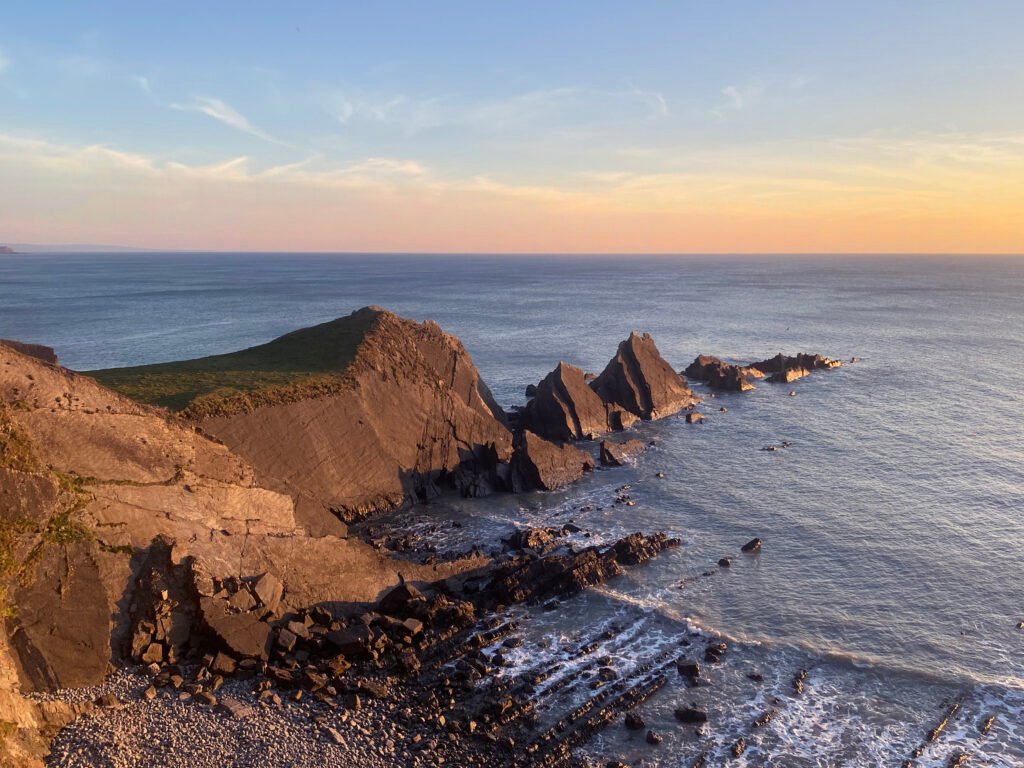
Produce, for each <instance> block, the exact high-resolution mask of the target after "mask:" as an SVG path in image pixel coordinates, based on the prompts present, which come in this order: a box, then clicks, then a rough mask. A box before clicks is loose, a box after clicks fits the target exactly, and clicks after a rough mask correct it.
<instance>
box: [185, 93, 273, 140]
mask: <svg viewBox="0 0 1024 768" xmlns="http://www.w3.org/2000/svg"><path fill="white" fill-rule="evenodd" d="M171 108H172V109H177V110H179V111H181V112H200V113H202V114H204V115H206V116H207V117H212V118H213V119H214V120H216V121H217V122H219V123H223V124H224V125H227V126H229V127H231V128H234V129H235V130H238V131H242V132H243V133H247V134H249V135H250V136H255V137H256V138H258V139H262V140H263V141H266V142H269V143H270V144H278V145H280V146H285V147H287V146H291V145H290V144H288V143H287V142H284V141H281V140H280V139H277V138H275V137H273V136H271V135H270V134H269V133H267V132H266V131H264V130H263V129H261V128H257V127H256V126H255V125H253V124H252V123H251V122H250V121H249V119H248V118H247V117H246V116H245V115H243V114H242V113H241V112H239V111H238V110H236V109H235V108H234V107H232V106H231V105H230V104H227V103H226V102H224V101H221V100H220V99H214V98H210V97H208V96H201V97H197V98H196V99H195V100H193V101H192V102H191V103H189V104H171Z"/></svg>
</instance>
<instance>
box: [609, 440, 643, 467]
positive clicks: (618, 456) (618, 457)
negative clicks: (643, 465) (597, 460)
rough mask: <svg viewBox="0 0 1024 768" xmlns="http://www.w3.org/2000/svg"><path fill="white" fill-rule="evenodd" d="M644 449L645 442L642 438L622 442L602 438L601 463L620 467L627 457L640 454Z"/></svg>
mask: <svg viewBox="0 0 1024 768" xmlns="http://www.w3.org/2000/svg"><path fill="white" fill-rule="evenodd" d="M645 450H647V444H646V443H645V442H644V441H643V440H626V441H625V442H622V443H615V442H612V441H611V440H602V441H601V463H602V464H603V465H604V466H606V467H621V466H622V465H623V464H625V463H626V460H627V459H629V458H630V457H632V456H636V455H638V454H641V453H643V452H644V451H645Z"/></svg>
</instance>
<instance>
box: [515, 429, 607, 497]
mask: <svg viewBox="0 0 1024 768" xmlns="http://www.w3.org/2000/svg"><path fill="white" fill-rule="evenodd" d="M592 469H594V459H593V457H592V456H591V455H590V454H589V453H584V452H583V451H581V450H579V449H578V448H574V447H573V446H571V445H556V444H555V443H551V442H548V441H547V440H545V439H544V438H542V437H539V436H537V435H535V434H534V433H533V432H530V431H529V430H521V431H519V432H517V433H516V436H515V438H514V440H513V454H512V470H513V488H514V489H516V490H528V489H531V488H536V489H539V490H543V491H553V490H556V489H558V488H562V487H563V486H566V485H569V483H573V482H575V481H577V480H579V479H580V478H581V477H583V475H584V474H586V473H587V472H590V471H591V470H592Z"/></svg>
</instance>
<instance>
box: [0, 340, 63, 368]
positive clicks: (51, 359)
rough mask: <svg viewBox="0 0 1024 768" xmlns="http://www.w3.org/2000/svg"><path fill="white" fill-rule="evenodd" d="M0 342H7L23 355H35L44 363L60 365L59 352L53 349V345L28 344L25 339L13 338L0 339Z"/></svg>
mask: <svg viewBox="0 0 1024 768" xmlns="http://www.w3.org/2000/svg"><path fill="white" fill-rule="evenodd" d="M0 344H6V345H7V346H8V347H10V348H11V349H13V350H15V351H17V352H21V354H23V355H28V356H29V357H34V358H36V359H37V360H42V361H43V362H44V363H50V365H58V361H57V353H56V352H55V351H54V350H53V347H47V346H45V345H44V344H27V343H25V342H23V341H13V340H12V339H0Z"/></svg>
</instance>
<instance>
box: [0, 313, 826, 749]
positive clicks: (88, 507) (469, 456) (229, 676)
mask: <svg viewBox="0 0 1024 768" xmlns="http://www.w3.org/2000/svg"><path fill="white" fill-rule="evenodd" d="M791 360H792V361H794V362H793V364H792V368H791V367H787V366H790V363H789V362H788V361H791ZM768 362H771V363H772V365H774V366H775V369H772V368H770V367H769V369H768V370H764V372H765V373H768V374H771V375H779V374H781V373H784V372H785V371H787V370H792V369H797V368H799V369H806V370H811V369H813V368H826V367H830V365H829V364H828V363H830V362H832V361H828V360H827V359H826V358H816V357H815V358H810V357H809V356H798V357H797V358H783V359H781V360H778V361H776V362H773V361H768ZM755 367H757V366H755ZM759 370H761V369H760V368H759ZM698 402H699V398H697V397H696V396H695V395H694V393H693V392H692V391H691V390H690V388H689V386H688V385H687V383H686V379H685V378H684V377H683V376H681V375H680V374H677V373H676V372H675V371H674V370H673V369H672V367H671V366H670V365H669V364H668V362H667V361H665V360H664V359H663V358H662V357H661V355H660V353H659V352H658V350H657V347H656V346H655V344H654V341H653V340H652V339H651V338H650V337H649V336H647V335H643V336H641V335H639V334H636V333H634V334H632V335H631V336H630V337H629V338H628V339H626V340H625V341H623V342H622V344H620V345H619V348H618V350H617V351H616V354H615V356H614V357H613V358H612V359H611V361H610V362H609V363H608V365H607V366H606V367H605V369H604V370H603V371H602V372H601V373H600V374H599V375H598V376H596V377H589V376H587V375H586V374H585V373H584V372H583V371H582V370H581V369H579V368H576V367H574V366H572V365H569V364H567V363H560V364H559V365H558V367H557V368H556V369H555V370H554V371H552V373H551V374H549V375H548V376H547V377H545V379H544V380H543V381H542V382H540V384H538V385H537V387H536V394H535V395H534V397H533V398H532V400H530V402H529V403H528V404H527V405H526V407H525V408H523V409H522V410H520V411H518V412H515V413H513V414H506V413H505V412H504V410H503V409H502V408H501V407H500V406H499V405H498V404H497V402H496V401H495V399H494V397H493V396H492V395H491V393H490V391H489V389H488V388H487V386H486V384H485V383H484V382H483V381H482V380H481V378H480V375H479V373H478V371H477V369H476V367H475V366H474V364H473V361H472V359H471V358H470V356H469V354H468V353H467V351H466V350H465V348H464V347H463V345H462V344H461V342H459V340H458V339H456V338H455V337H453V336H451V335H449V334H446V333H444V332H443V331H442V330H441V329H440V328H439V327H438V326H437V325H436V324H434V323H431V322H426V323H416V322H413V321H410V320H406V319H403V318H400V317H398V316H396V315H394V314H392V313H390V312H387V311H386V310H382V309H380V308H376V307H368V308H365V309H362V310H359V311H357V312H355V313H353V314H352V315H350V316H348V317H345V318H340V319H338V320H335V321H331V322H329V323H324V324H322V325H319V326H315V327H312V328H306V329H302V330H299V331H295V332H293V333H290V334H287V335H285V336H283V337H281V338H279V339H275V340H274V341H271V342H269V343H267V344H264V345H260V346H257V347H252V348H250V349H246V350H242V351H240V352H236V353H230V354H226V355H218V356H214V357H208V358H201V359H197V360H189V361H181V362H176V363H167V364H160V365H150V366H140V367H135V368H122V369H112V370H104V371H93V372H91V374H90V375H84V374H80V373H76V372H73V371H70V370H68V369H65V368H62V367H60V365H59V364H58V361H57V357H56V355H55V354H54V353H53V350H50V349H48V348H45V347H40V346H38V345H30V344H20V343H17V342H0V587H2V591H0V600H2V608H3V611H4V616H5V625H6V632H5V633H2V636H0V721H2V728H3V732H4V739H3V745H2V747H0V754H2V755H3V756H5V759H6V760H7V761H8V762H11V763H12V764H15V765H37V764H39V763H40V761H41V759H42V758H43V757H44V756H45V755H46V753H47V751H48V749H49V744H50V740H51V739H52V738H53V737H54V736H55V734H57V733H58V731H59V730H60V729H61V728H62V727H63V726H65V725H66V724H68V723H70V722H72V721H74V720H75V719H76V718H78V717H80V716H81V715H82V714H83V713H87V712H108V713H109V714H110V716H111V717H113V718H115V719H116V718H117V717H118V716H119V715H117V713H118V712H120V710H121V708H122V707H124V706H125V704H126V703H127V702H129V701H138V702H166V705H167V711H169V712H175V711H178V710H179V709H180V707H182V706H186V705H187V706H189V707H208V708H209V712H210V713H211V715H210V716H211V717H212V716H214V715H213V714H212V713H214V712H216V713H217V714H216V717H220V718H228V719H229V720H230V719H232V718H237V719H239V721H240V722H241V721H244V720H246V719H247V718H248V717H250V716H251V715H252V713H253V709H254V708H265V707H267V706H274V707H279V706H282V701H283V700H284V699H287V700H288V701H287V702H285V703H284V704H283V706H284V707H286V708H287V707H296V708H297V709H296V710H295V711H296V712H298V711H301V712H302V716H303V718H304V722H309V721H311V722H312V723H313V724H314V726H315V728H316V729H317V732H318V733H320V734H321V735H325V738H327V739H328V740H329V742H332V743H334V745H335V746H336V747H337V746H338V745H345V749H346V750H349V751H350V754H351V755H352V756H353V759H356V758H357V757H358V759H359V760H361V761H362V763H361V764H366V765H434V764H439V763H438V762H437V761H434V762H431V760H433V757H434V756H438V755H441V756H446V757H447V759H448V760H460V761H463V762H466V763H468V764H478V765H508V764H512V763H516V762H518V763H521V764H523V765H527V764H537V765H554V764H560V763H562V762H565V761H568V760H570V759H571V755H572V750H573V747H574V746H575V745H578V744H580V743H582V742H583V741H585V740H586V739H588V738H589V737H590V735H592V734H593V733H594V732H596V730H597V729H599V728H600V727H603V725H604V724H607V723H608V722H610V721H611V719H613V718H615V717H617V716H618V714H619V713H621V712H623V711H625V710H627V709H629V708H630V707H631V706H633V705H635V704H636V703H638V702H639V701H642V700H643V698H645V697H646V696H649V695H650V694H651V693H653V691H654V690H656V689H657V687H658V686H659V685H660V684H663V682H662V683H659V682H658V681H659V680H660V679H661V677H660V676H661V674H662V673H661V672H660V671H659V670H660V667H657V666H652V667H650V668H645V669H643V670H640V671H638V672H637V673H636V674H635V675H633V676H632V677H630V678H628V679H627V678H624V679H622V680H620V681H618V682H616V683H615V684H614V685H609V686H608V687H607V688H606V689H603V690H600V691H597V692H596V693H595V697H594V699H593V701H592V702H591V704H590V705H589V706H588V708H587V709H586V710H585V711H581V712H577V713H573V714H571V715H570V718H569V723H570V725H569V726H566V727H564V728H561V729H558V730H557V731H550V732H544V733H540V734H538V733H536V732H535V731H534V730H533V729H532V727H531V723H534V722H535V718H534V717H533V715H532V714H531V713H532V709H531V706H532V705H531V703H530V702H531V684H530V683H529V681H523V682H522V683H521V684H510V682H509V681H508V680H507V679H498V678H492V677H491V676H489V670H493V669H495V668H497V667H500V666H501V663H502V661H501V658H502V654H501V648H502V647H512V646H511V645H510V644H512V643H514V642H515V638H514V637H512V633H513V631H514V627H513V626H510V620H509V619H508V617H507V615H506V609H507V608H508V606H511V605H516V604H531V603H536V604H541V605H544V607H545V608H551V609H554V608H556V607H557V602H558V601H559V600H561V599H567V598H570V597H571V596H572V595H574V594H577V593H579V592H580V591H582V590H584V589H586V588H588V587H590V586H594V585H598V584H601V583H603V582H605V581H607V580H608V579H613V578H615V577H617V576H618V575H620V574H621V573H622V572H623V571H624V569H628V568H631V567H637V566H640V565H641V564H642V563H644V562H645V561H646V560H648V559H650V558H652V557H654V556H656V555H657V554H658V553H660V552H662V551H663V550H665V549H669V548H672V547H675V546H677V545H678V543H679V542H678V540H675V539H671V538H668V537H666V536H665V535H664V534H659V533H654V534H651V535H643V534H640V533H637V534H633V535H631V536H627V537H624V538H622V539H620V540H618V541H611V542H606V543H605V544H599V545H589V546H582V547H581V546H580V545H578V544H576V543H572V542H569V541H568V540H566V539H565V538H564V537H565V536H566V534H567V532H568V529H552V530H547V529H537V530H533V531H527V532H523V533H522V535H521V537H520V538H519V539H517V540H516V541H514V542H512V543H511V544H506V548H505V549H504V550H501V549H497V550H495V549H491V550H490V551H488V552H484V551H483V550H484V549H486V548H480V549H478V550H475V551H473V552H470V553H464V554H463V555H458V556H453V557H449V558H444V559H443V560H442V561H438V560H434V561H433V562H429V563H427V562H425V561H422V562H421V561H418V560H416V559H412V558H409V557H403V555H402V553H400V552H394V551H390V550H388V549H387V548H383V549H382V548H380V547H378V546H374V545H373V543H372V542H370V541H367V540H365V538H364V537H362V536H360V535H357V534H353V535H350V533H349V529H348V525H349V524H352V523H356V522H358V521H362V520H365V519H366V518H368V517H371V516H373V515H375V514H377V513H381V512H386V511H388V510H394V509H396V508H399V507H405V506H408V505H410V504H415V503H418V502H424V501H429V500H431V499H434V498H436V497H438V496H440V495H441V494H443V493H455V494H460V495H462V496H467V497H476V496H483V495H486V494H491V493H508V492H526V491H532V490H552V489H556V488H560V487H563V486H564V485H566V484H569V483H572V482H574V481H576V480H578V479H580V478H581V477H582V476H583V475H584V474H585V473H587V472H590V471H593V470H594V469H595V467H596V464H597V460H596V459H597V458H598V456H599V458H600V461H601V463H602V464H603V465H606V466H616V465H619V464H622V463H624V462H627V461H630V460H631V457H633V456H635V455H636V454H638V453H639V452H640V451H641V450H642V449H643V448H644V447H645V445H644V443H643V442H642V441H638V440H635V439H633V440H622V441H613V440H611V439H610V438H609V439H606V440H605V441H603V442H602V443H601V446H600V450H599V451H598V447H597V446H596V445H595V444H593V443H591V442H588V441H592V440H594V439H595V438H598V437H600V436H602V435H605V434H607V433H610V432H617V431H622V430H625V429H628V428H629V427H630V426H631V425H632V424H634V423H636V422H638V421H640V420H650V419H658V418H664V417H666V416H670V415H673V414H678V413H681V412H683V413H689V414H693V415H696V412H695V411H693V408H694V407H695V406H696V404H697V403H698ZM428 509H429V508H428ZM581 652H583V653H586V652H587V651H586V650H585V649H582V650H581ZM669 661H670V660H668V659H666V660H663V664H667V663H668V662H669ZM673 663H674V662H673ZM452 665H454V668H455V669H456V670H457V671H458V673H457V674H456V676H455V677H454V678H452V677H451V675H450V671H451V668H452ZM115 670H120V671H118V672H117V673H116V674H114V675H113V677H111V674H112V673H114V672H115ZM133 670H134V671H133ZM105 681H106V682H105ZM609 681H610V678H609ZM535 684H536V683H533V685H535ZM96 686H100V688H96ZM68 689H80V690H82V691H85V692H89V691H91V692H93V693H95V695H93V694H92V693H90V694H89V695H88V696H87V695H85V694H82V695H75V694H73V693H72V694H62V695H59V696H55V695H54V692H55V691H58V690H61V691H66V690H68ZM595 690H596V689H595ZM97 691H98V692H99V693H97ZM113 691H116V692H113ZM172 705H173V706H172ZM161 706H163V705H161ZM176 708H177V709H176ZM364 709H365V710H366V711H365V712H364V714H362V715H360V714H359V713H360V712H361V711H363V710H364ZM189 711H191V710H189ZM179 715H181V717H182V718H183V719H185V720H187V719H188V718H189V717H191V715H183V714H181V713H180V712H179ZM203 717H206V715H203ZM367 718H369V719H367ZM374 718H376V720H374ZM90 722H91V721H90ZM373 722H388V723H390V725H389V726H388V728H389V729H390V730H389V732H390V733H392V736H391V737H390V739H389V741H390V746H387V744H388V742H385V743H384V744H383V745H375V744H374V743H373V741H372V740H371V741H369V742H367V740H366V739H363V738H362V737H361V736H360V734H361V733H362V730H363V729H365V728H366V727H368V726H367V723H373ZM396 723H399V724H400V727H399V730H401V735H399V734H397V733H396V732H395V731H396V726H395V724H396ZM83 727H84V728H86V729H88V728H89V727H91V726H88V725H86V726H83ZM76 728H77V726H76ZM350 728H351V729H354V730H352V732H351V733H350V732H349V730H347V729H350ZM517 745H518V746H517ZM93 746H95V745H93ZM378 746H382V747H383V748H385V749H384V752H381V751H380V750H379V749H377V747H378ZM92 748H93V747H92V746H90V745H89V744H85V745H79V746H78V747H77V749H79V752H77V753H72V752H61V753H60V755H59V758H60V760H62V761H65V763H66V764H87V762H88V759H89V758H88V756H89V754H91V753H90V752H89V749H92ZM61 749H64V747H63V746H62V747H61ZM360 750H369V752H366V754H365V755H364V754H363V752H361V751H360ZM76 754H77V758H76ZM83 756H84V757H83ZM76 759H78V760H80V761H81V760H86V763H83V762H78V763H75V760H76ZM65 763H61V764H65ZM125 764H133V763H130V762H129V763H125ZM168 764H170V763H168ZM253 764H255V763H253Z"/></svg>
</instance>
